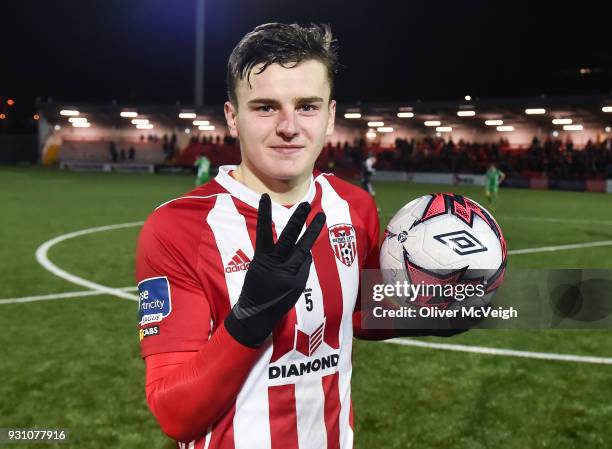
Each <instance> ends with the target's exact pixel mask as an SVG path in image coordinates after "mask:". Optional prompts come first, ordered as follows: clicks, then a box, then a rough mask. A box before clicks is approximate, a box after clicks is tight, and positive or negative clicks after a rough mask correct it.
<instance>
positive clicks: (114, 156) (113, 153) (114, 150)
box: [109, 141, 117, 164]
mask: <svg viewBox="0 0 612 449" xmlns="http://www.w3.org/2000/svg"><path fill="white" fill-rule="evenodd" d="M109 152H110V155H111V161H112V162H113V164H114V163H116V162H117V145H116V144H115V142H114V141H111V143H110V145H109Z"/></svg>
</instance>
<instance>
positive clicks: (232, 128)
mask: <svg viewBox="0 0 612 449" xmlns="http://www.w3.org/2000/svg"><path fill="white" fill-rule="evenodd" d="M223 112H224V114H225V121H226V122H227V127H228V128H229V132H230V136H232V137H233V138H234V139H237V138H238V124H237V122H236V118H237V116H238V110H237V109H236V108H235V107H234V105H233V103H232V102H231V101H226V102H225V104H224V105H223Z"/></svg>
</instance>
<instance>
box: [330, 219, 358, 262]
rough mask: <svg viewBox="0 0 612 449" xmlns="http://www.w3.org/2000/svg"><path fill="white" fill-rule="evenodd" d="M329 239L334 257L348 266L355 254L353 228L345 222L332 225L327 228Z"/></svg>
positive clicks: (355, 237) (355, 239) (355, 242)
mask: <svg viewBox="0 0 612 449" xmlns="http://www.w3.org/2000/svg"><path fill="white" fill-rule="evenodd" d="M329 241H330V243H331V246H332V248H333V250H334V254H335V255H336V258H337V259H338V260H339V261H340V262H342V263H343V264H344V265H346V266H347V267H350V266H351V265H352V264H353V261H354V260H355V256H356V255H357V236H356V234H355V228H353V226H352V225H350V224H346V223H340V224H336V225H333V226H331V227H330V228H329Z"/></svg>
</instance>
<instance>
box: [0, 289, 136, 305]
mask: <svg viewBox="0 0 612 449" xmlns="http://www.w3.org/2000/svg"><path fill="white" fill-rule="evenodd" d="M119 290H122V291H124V292H131V291H135V290H138V287H122V288H120V289H119ZM104 294H106V293H105V292H101V291H97V290H87V291H81V292H67V293H51V294H49V295H38V296H23V297H21V298H7V299H0V305H2V304H18V303H22V302H36V301H49V300H52V299H64V298H79V297H82V296H96V295H104Z"/></svg>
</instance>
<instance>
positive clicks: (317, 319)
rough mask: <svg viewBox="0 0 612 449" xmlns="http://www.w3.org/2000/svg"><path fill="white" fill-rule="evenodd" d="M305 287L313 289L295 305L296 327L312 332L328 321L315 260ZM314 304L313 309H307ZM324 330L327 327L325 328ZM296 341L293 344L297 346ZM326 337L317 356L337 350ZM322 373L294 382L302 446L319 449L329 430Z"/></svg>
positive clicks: (325, 440) (324, 441)
mask: <svg viewBox="0 0 612 449" xmlns="http://www.w3.org/2000/svg"><path fill="white" fill-rule="evenodd" d="M306 289H310V291H309V292H308V293H309V294H310V300H311V301H312V302H311V303H310V304H311V306H310V307H309V303H308V302H307V301H306V298H305V295H302V297H301V298H300V299H299V300H298V302H297V304H296V305H295V311H296V318H297V327H298V329H300V330H301V331H303V332H305V333H307V334H308V335H312V333H313V332H314V331H316V330H317V327H319V326H320V324H321V323H325V309H324V307H323V292H322V291H321V285H320V284H319V277H318V276H317V270H316V269H315V265H314V263H313V264H312V265H311V266H310V274H309V276H308V283H307V284H306ZM309 308H312V310H310V311H309V310H308V309H309ZM323 332H325V330H324V329H323ZM295 345H296V343H295V342H294V344H293V346H294V347H295ZM335 352H336V351H332V350H331V348H330V347H329V346H328V345H327V343H325V341H323V342H322V343H321V346H319V347H318V348H317V350H316V354H317V356H321V355H325V354H331V353H335ZM321 382H322V378H321V377H318V376H317V377H310V378H309V377H305V378H304V379H302V380H301V381H300V382H296V384H295V409H296V414H297V429H298V442H299V447H300V449H320V448H325V447H327V432H326V428H325V414H324V413H323V412H324V410H325V396H324V394H323V389H322V388H321Z"/></svg>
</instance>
